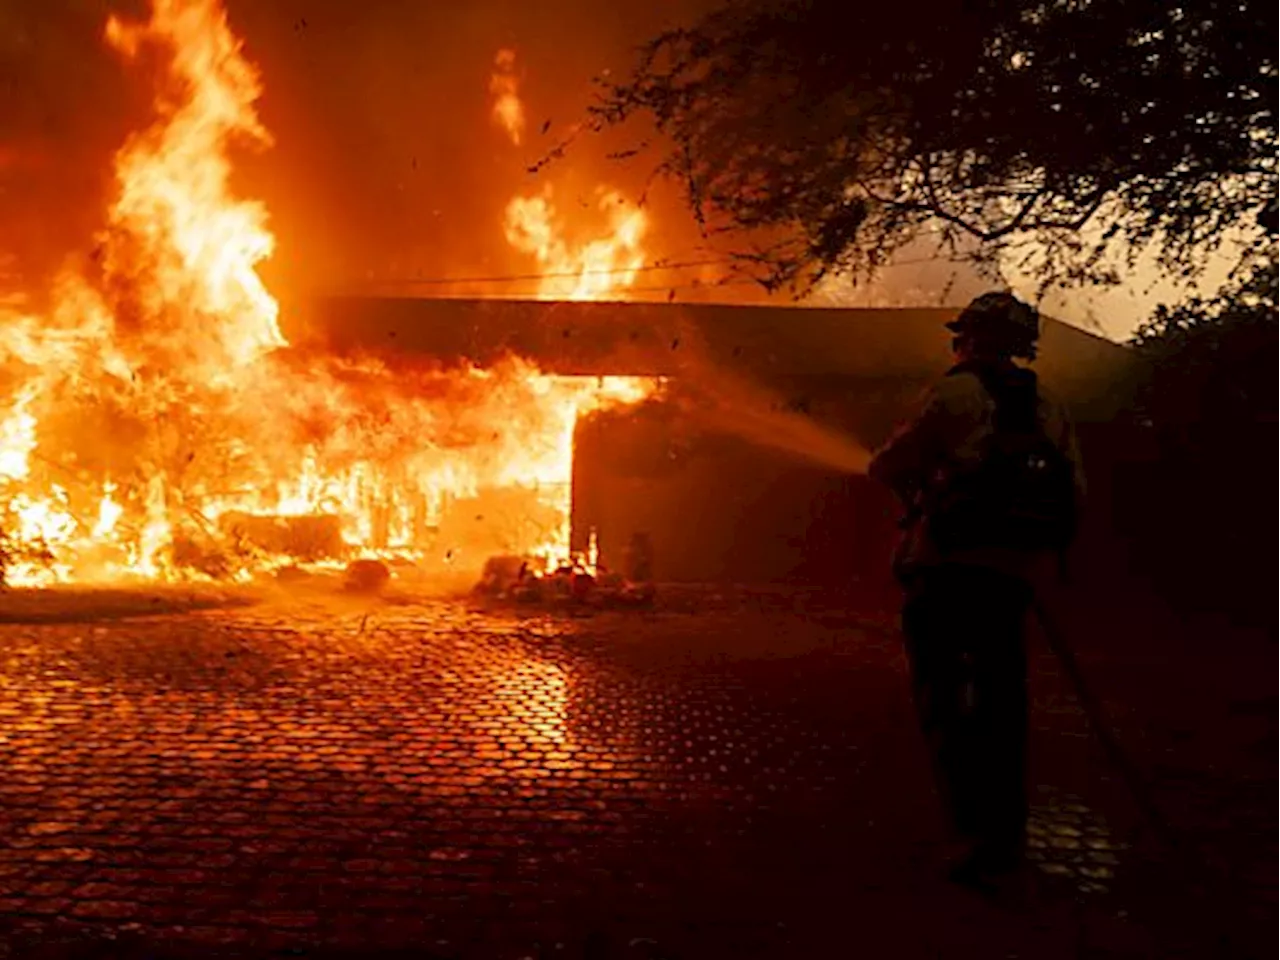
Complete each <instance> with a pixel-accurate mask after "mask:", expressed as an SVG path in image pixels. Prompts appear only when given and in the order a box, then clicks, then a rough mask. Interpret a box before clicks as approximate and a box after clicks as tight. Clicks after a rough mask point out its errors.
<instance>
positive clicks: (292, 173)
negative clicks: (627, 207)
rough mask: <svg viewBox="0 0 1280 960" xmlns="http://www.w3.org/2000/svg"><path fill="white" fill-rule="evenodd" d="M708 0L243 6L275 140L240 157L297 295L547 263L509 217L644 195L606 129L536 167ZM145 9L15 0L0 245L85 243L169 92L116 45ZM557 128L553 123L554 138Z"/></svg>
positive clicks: (677, 222) (256, 0)
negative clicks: (118, 167) (498, 98)
mask: <svg viewBox="0 0 1280 960" xmlns="http://www.w3.org/2000/svg"><path fill="white" fill-rule="evenodd" d="M699 4H701V5H702V6H705V5H706V0H645V2H644V3H634V4H607V3H600V2H598V0H540V2H537V3H530V2H519V0H472V2H467V3H461V2H435V3H433V2H422V0H362V2H351V0H273V2H270V3H264V2H261V0H228V2H227V8H228V13H229V17H230V20H231V24H232V27H233V29H234V30H235V32H236V33H237V34H238V35H239V36H241V37H242V38H243V40H244V43H245V49H246V52H247V54H248V56H249V58H250V59H251V60H253V61H254V62H255V63H257V64H258V66H259V67H260V68H261V71H262V74H263V80H264V86H265V93H264V96H263V98H262V100H261V101H260V111H261V115H262V118H263V120H264V121H265V123H266V125H267V127H268V128H269V129H270V130H271V131H272V133H273V135H274V137H275V145H274V147H273V148H271V149H270V150H268V151H266V152H262V153H260V154H255V153H252V152H242V153H240V154H238V155H237V156H236V158H235V167H236V170H237V187H238V189H239V190H240V192H242V193H243V194H246V195H253V196H260V197H262V198H264V199H265V200H266V201H267V204H268V206H269V209H270V211H271V214H272V224H273V229H274V231H275V233H276V234H277V238H278V241H279V243H278V252H277V254H276V255H275V257H274V258H273V261H272V264H271V265H270V267H268V268H267V273H268V277H269V279H270V280H273V281H274V282H275V284H276V285H278V286H281V285H282V286H284V287H287V288H289V289H290V290H305V289H309V288H321V287H331V286H343V285H348V284H350V283H352V282H355V281H359V280H362V279H364V278H367V277H369V276H373V277H376V278H385V277H411V276H415V275H423V276H441V275H449V276H455V275H463V276H474V275H477V274H479V275H489V274H495V273H496V274H509V273H513V272H514V273H526V272H529V271H530V270H534V269H536V266H535V265H534V264H532V263H531V262H530V261H529V260H528V259H527V258H526V257H524V256H522V255H520V254H517V253H514V252H513V251H511V250H510V249H509V248H508V245H507V244H506V242H505V240H504V238H503V236H502V212H503V208H504V207H505V205H506V203H507V201H508V200H509V199H510V198H511V196H513V195H514V194H515V193H517V192H520V191H532V190H535V189H537V188H538V187H540V186H541V185H542V184H544V183H548V182H549V183H551V184H552V186H553V188H554V189H555V190H556V194H555V195H556V197H557V198H558V200H559V202H560V205H561V206H562V207H563V208H564V209H566V210H572V209H574V207H575V205H577V209H578V211H580V212H577V213H575V217H578V218H580V221H581V222H582V223H583V224H584V225H587V226H589V225H590V224H589V218H590V214H589V213H588V212H586V211H585V209H584V208H583V207H582V206H581V203H591V202H593V201H592V197H593V190H594V189H595V187H596V186H597V185H600V184H609V185H612V186H615V187H621V188H622V189H623V190H624V191H627V192H629V193H631V194H632V195H635V194H637V193H638V192H639V189H640V187H641V185H642V182H643V177H642V174H643V172H644V171H643V169H642V168H640V167H637V166H635V165H631V166H630V167H628V166H624V165H620V164H619V163H617V162H615V161H610V160H608V159H607V158H606V156H605V154H606V153H607V152H608V150H609V149H611V148H613V147H614V146H617V143H616V142H602V141H600V140H599V139H595V138H589V139H588V140H587V141H586V142H584V143H582V144H581V145H580V146H578V147H575V149H574V150H573V152H572V153H571V154H570V156H569V158H568V159H567V160H565V161H562V162H560V163H558V164H556V165H554V166H553V167H552V168H551V169H550V171H549V172H548V173H545V174H542V175H539V177H537V178H534V177H532V176H531V175H529V174H528V173H527V172H526V167H527V165H528V163H529V162H530V161H531V160H534V159H537V157H538V156H540V155H541V153H542V152H543V151H544V150H545V148H546V147H547V146H550V145H551V144H553V143H554V142H555V140H556V135H557V133H558V132H563V131H564V130H565V129H566V128H567V127H568V126H569V125H570V124H571V123H573V122H574V121H576V120H578V119H579V118H580V117H581V116H582V113H583V108H584V106H585V104H586V103H587V102H588V100H589V97H590V95H591V90H592V87H591V79H592V77H593V76H595V75H596V74H599V73H600V72H601V71H603V70H606V69H613V70H615V71H616V70H620V69H625V67H626V65H627V63H628V62H629V59H630V57H631V55H632V51H633V50H634V48H635V46H636V45H637V44H638V43H639V42H641V41H642V40H643V39H644V38H645V37H647V36H650V35H652V34H653V33H655V32H656V31H658V30H660V29H661V28H662V27H664V26H666V25H671V24H673V23H675V22H677V21H678V20H679V19H680V18H681V17H684V16H689V15H690V14H691V13H693V12H695V11H696V9H697V7H698V5H699ZM144 9H145V5H144V4H142V3H129V2H125V3H121V2H106V0H44V2H37V0H0V248H6V249H8V250H10V251H17V253H18V255H19V257H20V258H21V259H22V261H23V262H24V263H25V264H35V265H37V266H36V267H33V268H32V269H36V268H38V267H44V266H47V265H48V264H49V263H51V262H53V261H54V260H55V259H56V257H57V256H60V255H61V254H62V253H63V252H64V251H66V250H68V249H74V248H76V247H77V246H83V242H84V238H85V237H86V236H87V235H88V234H89V233H90V232H91V231H92V229H93V227H94V226H95V225H96V220H97V218H100V216H101V211H102V208H103V206H104V203H105V200H106V193H107V191H108V190H109V189H110V177H111V155H112V153H113V151H114V150H115V148H116V147H117V146H118V144H119V143H120V142H121V141H122V140H123V139H124V137H125V136H126V135H127V134H128V132H129V131H130V130H131V129H134V128H136V127H137V126H139V125H140V124H142V123H145V122H146V121H147V118H148V104H149V101H150V95H151V87H150V85H149V82H148V78H147V76H146V75H145V71H143V70H140V69H138V67H137V66H136V65H131V64H126V63H124V62H122V61H121V59H120V58H118V57H117V56H116V54H115V53H114V52H113V51H111V50H109V49H108V48H107V47H106V45H105V43H104V42H103V41H102V25H103V23H104V22H105V20H106V17H107V15H108V13H109V12H110V11H113V10H115V11H122V12H128V11H130V10H132V11H135V12H138V11H141V10H144ZM503 47H509V48H513V49H514V50H515V51H516V53H517V64H518V70H519V72H520V75H521V81H522V82H521V96H522V99H523V100H524V102H525V104H526V107H527V110H528V113H529V123H530V127H531V130H530V131H529V137H528V141H529V142H527V143H526V145H525V147H524V148H523V149H521V148H516V147H514V146H512V144H511V143H510V142H509V141H508V140H506V139H505V138H504V136H503V135H502V133H501V132H500V131H499V130H498V129H497V128H496V126H495V125H494V123H493V121H492V119H491V114H490V107H491V96H490V93H489V90H488V83H489V77H490V74H491V71H492V65H493V59H494V56H495V54H496V53H497V51H498V50H499V49H500V48H503ZM545 120H550V121H551V130H550V132H549V133H548V134H547V135H546V136H545V137H539V136H538V128H539V127H540V126H541V124H542V122H543V121H545ZM661 193H662V191H659V195H658V196H656V197H655V199H654V201H653V202H654V203H655V207H654V209H653V218H654V221H655V224H656V227H655V229H656V230H657V233H656V234H655V236H654V237H653V240H652V245H653V246H654V248H655V249H654V252H655V253H658V254H673V255H677V256H679V255H682V254H686V253H687V252H688V251H689V250H690V249H691V247H692V246H693V245H694V244H696V242H697V236H696V233H695V232H694V231H693V229H692V226H691V224H689V223H688V218H687V214H685V213H684V212H683V211H682V210H681V209H679V208H678V207H677V206H675V204H674V203H671V202H667V203H665V204H664V203H663V201H662V197H661Z"/></svg>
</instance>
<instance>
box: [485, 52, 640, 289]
mask: <svg viewBox="0 0 1280 960" xmlns="http://www.w3.org/2000/svg"><path fill="white" fill-rule="evenodd" d="M515 60H516V55H515V51H514V50H499V51H498V55H497V57H496V58H495V61H494V63H495V72H494V74H493V77H492V78H491V81H490V84H489V90H490V92H491V93H492V94H493V95H494V102H493V115H494V117H495V118H496V119H497V120H498V122H499V123H501V125H502V127H503V129H504V130H506V131H507V134H508V136H510V138H511V142H512V143H513V144H515V145H516V146H519V145H520V138H521V135H522V133H523V131H524V117H525V110H524V103H523V102H522V101H521V99H520V92H519V84H518V82H517V80H516V74H515ZM596 199H597V204H596V207H597V209H598V210H599V211H600V212H601V213H602V214H603V216H604V221H605V225H606V226H605V233H604V234H603V235H602V236H596V237H594V238H591V239H587V240H585V241H582V242H578V243H573V242H571V241H570V240H569V239H568V237H567V236H566V223H565V220H564V218H563V216H562V215H561V212H560V211H559V210H558V209H557V208H556V206H555V204H554V203H553V202H552V190H551V187H550V186H547V187H545V188H544V189H543V190H542V192H541V193H537V194H531V195H518V196H515V197H512V199H511V201H510V202H509V203H508V204H507V208H506V213H505V216H504V218H503V232H504V233H505V235H506V238H507V242H508V243H509V244H511V246H513V247H515V248H516V249H517V250H519V251H520V252H521V253H526V254H529V255H530V256H532V257H533V259H534V262H535V263H536V264H537V265H538V267H539V268H540V272H539V276H540V279H539V283H538V297H539V299H542V300H608V299H612V298H615V297H617V296H619V295H620V294H621V293H622V292H623V291H625V290H626V289H627V288H628V287H630V286H631V285H632V284H634V283H635V280H636V276H637V274H638V272H639V270H640V268H641V267H643V266H644V260H645V253H644V249H643V248H642V246H641V241H643V239H644V236H645V233H646V232H647V230H648V228H649V219H648V217H647V216H646V215H645V212H644V211H643V210H641V209H640V208H639V207H637V206H636V205H635V204H633V203H630V202H629V201H627V200H626V198H624V197H623V196H622V194H620V193H619V192H618V191H616V190H611V189H609V188H606V187H600V188H598V189H597V190H596Z"/></svg>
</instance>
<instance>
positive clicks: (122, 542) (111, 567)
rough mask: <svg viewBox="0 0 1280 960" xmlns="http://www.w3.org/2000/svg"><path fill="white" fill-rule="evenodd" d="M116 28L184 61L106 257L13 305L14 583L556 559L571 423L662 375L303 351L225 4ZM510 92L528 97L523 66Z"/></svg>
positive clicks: (0, 385)
mask: <svg viewBox="0 0 1280 960" xmlns="http://www.w3.org/2000/svg"><path fill="white" fill-rule="evenodd" d="M106 40H107V42H108V43H109V44H110V45H111V46H112V47H113V48H115V49H116V50H117V51H119V52H120V53H121V54H122V55H123V56H125V57H126V58H130V59H131V58H134V57H135V56H136V55H138V54H139V53H140V52H141V51H142V50H143V49H144V48H152V49H154V50H155V51H156V52H158V53H160V54H161V62H162V63H164V64H166V66H167V74H166V75H165V77H164V78H163V83H162V84H161V89H159V90H158V91H157V94H156V98H155V111H156V117H157V118H156V121H155V122H154V123H153V125H152V126H151V127H149V128H148V129H146V130H143V131H141V132H139V133H138V134H136V135H134V136H133V137H131V138H130V139H129V140H128V142H127V143H126V144H125V145H124V146H123V147H122V148H121V149H120V151H119V152H118V153H117V155H116V164H115V174H116V187H115V194H114V198H113V200H112V202H111V205H110V208H109V210H108V211H107V216H106V226H105V228H104V229H103V231H102V232H101V235H100V236H99V238H98V244H97V249H96V251H95V255H94V257H93V258H92V265H91V267H86V268H85V269H82V270H79V271H74V272H69V273H67V274H65V275H64V276H63V277H62V279H61V280H60V281H59V282H58V283H57V285H56V287H55V289H53V290H52V291H50V295H49V296H48V297H47V298H42V299H47V300H48V301H49V302H50V303H51V304H52V306H51V307H50V308H49V309H48V310H44V311H41V312H38V313H37V312H26V311H25V310H24V309H20V308H19V307H15V306H12V305H11V301H7V300H6V301H0V503H2V504H3V507H0V531H2V539H0V574H2V580H3V582H7V583H10V584H27V585H43V584H49V583H56V582H68V581H79V582H83V581H93V580H104V579H119V578H122V577H124V578H128V577H136V578H145V579H165V580H173V579H229V580H244V579H247V578H250V577H253V576H255V575H256V574H258V573H261V572H265V571H269V570H271V569H276V568H281V567H288V566H290V565H295V564H298V563H303V562H317V563H318V562H323V563H330V564H333V563H336V564H339V565H341V564H343V563H350V562H352V561H354V562H355V563H356V564H357V565H358V564H361V563H365V562H373V563H380V562H386V561H389V560H391V559H393V558H402V559H411V560H412V561H413V562H414V563H415V564H417V565H418V566H419V568H420V569H421V570H423V571H424V572H426V573H430V572H431V571H433V570H449V571H458V570H462V569H468V568H470V569H473V570H475V571H476V572H479V570H480V568H481V565H482V561H483V558H485V557H487V556H490V555H492V554H493V553H495V552H502V553H510V554H518V555H520V556H522V557H526V558H528V562H529V563H530V565H531V566H530V568H531V569H533V570H535V572H536V573H537V574H539V576H544V575H546V574H548V573H554V574H555V575H556V576H560V574H559V573H558V572H557V571H559V570H560V569H561V564H560V563H559V560H560V558H563V557H565V556H567V554H568V513H569V483H570V474H571V465H572V444H573V433H574V425H575V423H576V421H577V419H578V418H579V417H580V416H583V415H585V414H588V413H590V412H592V411H595V410H600V409H604V408H608V407H611V406H617V405H626V404H631V403H635V402H638V401H640V400H642V399H644V398H645V397H646V396H648V395H649V394H651V393H652V392H653V390H654V389H655V384H654V382H653V381H648V380H641V379H634V378H624V377H605V378H578V377H557V376H550V375H547V374H543V373H542V372H540V371H539V370H537V369H536V368H535V367H533V366H532V365H531V364H528V363H525V362H522V361H520V360H518V359H515V358H512V359H509V360H507V361H505V362H503V363H499V364H496V365H494V366H492V367H490V368H488V369H476V368H462V369H439V368H432V369H426V370H423V369H418V370H401V369H397V370H395V371H393V370H391V369H389V368H388V367H387V366H386V365H385V364H384V363H382V362H380V361H376V360H372V359H368V358H364V359H359V358H357V359H350V358H338V357H333V356H327V355H317V354H315V353H312V352H307V351H302V350H299V349H297V348H295V347H292V346H290V345H289V344H288V343H287V342H286V339H285V337H284V336H283V334H282V333H281V329H280V326H279V324H278V313H279V308H278V305H277V302H276V300H275V298H274V297H273V296H272V295H271V293H270V291H268V290H267V288H266V287H265V285H264V284H263V282H262V279H261V278H260V276H259V274H258V272H257V266H258V264H259V263H261V261H263V260H264V259H265V258H266V257H268V256H269V255H270V254H271V252H272V249H273V247H274V243H275V241H274V237H273V236H272V234H271V232H270V231H269V229H268V227H267V221H268V217H267V212H266V210H265V208H264V207H263V206H262V205H261V204H259V203H256V202H253V201H247V200H242V199H239V198H236V197H234V196H233V195H232V193H231V190H230V186H229V181H230V174H231V164H230V160H229V158H228V150H229V148H230V147H231V145H232V144H234V143H248V144H251V145H252V144H256V145H260V146H261V145H266V144H268V143H269V142H270V135H269V134H268V132H267V131H266V129H265V128H264V127H263V126H262V124H261V121H260V120H259V118H258V115H257V113H256V110H255V102H256V101H257V99H258V96H259V94H260V93H261V82H260V78H259V76H258V73H257V71H256V69H255V68H254V67H253V65H252V64H250V63H249V62H248V61H247V60H246V59H245V58H244V56H243V52H242V49H241V44H240V41H239V40H238V39H237V38H236V37H235V36H234V35H233V34H232V32H231V30H230V28H229V26H228V24H227V21H226V18H225V15H224V13H223V11H222V9H221V7H220V6H219V4H218V3H217V0H153V3H152V11H151V18H150V20H148V21H147V22H146V23H141V24H130V23H126V22H125V21H123V20H121V19H118V18H116V17H112V18H111V19H110V20H109V21H108V23H107V27H106ZM510 67H511V64H510V63H508V64H507V68H510ZM508 73H511V71H510V69H508ZM495 92H499V93H500V96H503V97H506V96H509V97H512V98H515V97H516V93H515V86H514V73H511V84H509V85H508V86H507V87H503V90H502V91H495ZM515 104H516V105H517V106H518V104H519V101H518V98H517V99H516V100H515ZM503 110H504V111H505V113H504V115H509V116H512V117H518V116H520V115H521V114H519V113H513V112H511V111H512V110H513V108H512V107H511V106H510V103H508V106H506V107H504V108H503ZM529 209H530V210H532V211H533V213H538V209H537V208H536V203H535V204H534V206H533V207H530V208H529ZM542 212H543V213H549V209H548V208H542ZM636 214H637V216H639V217H641V219H638V220H635V221H634V223H635V224H636V225H635V226H633V227H631V228H628V230H629V232H626V233H625V236H624V239H626V238H630V239H626V242H625V243H624V244H623V245H624V247H625V249H626V250H627V251H628V252H627V254H626V256H627V257H628V258H631V259H628V260H627V261H626V262H627V263H630V262H632V260H633V259H634V258H635V257H636V256H638V255H639V254H638V249H637V244H638V241H639V237H640V235H641V233H642V226H643V219H642V215H640V214H639V213H638V211H637V212H636ZM531 222H532V221H530V220H529V218H525V219H523V220H522V221H521V223H522V224H524V225H523V226H522V227H521V228H520V229H521V230H522V231H523V233H521V234H520V235H521V236H525V237H528V238H535V237H536V238H538V239H537V244H536V249H535V244H534V240H533V239H529V240H528V243H526V245H525V247H524V248H526V249H528V250H529V251H530V252H534V253H535V254H536V255H537V256H538V259H539V262H540V263H542V264H544V265H546V266H548V267H552V268H557V269H558V268H559V267H560V265H561V264H562V262H571V263H572V264H577V265H578V269H579V272H582V271H586V270H587V269H588V267H591V266H592V265H594V264H597V263H607V264H608V265H609V266H610V268H611V269H612V268H613V267H614V266H616V264H617V263H618V261H617V260H615V259H610V257H611V255H608V256H606V254H605V253H604V252H601V251H595V252H592V250H590V249H589V250H588V251H586V252H584V253H583V255H582V256H581V257H576V256H575V255H574V254H572V253H571V252H569V251H568V250H567V248H565V247H564V246H563V245H561V246H556V243H555V240H554V236H553V235H552V234H548V233H546V232H545V231H541V232H540V228H535V227H534V226H531V225H530V223H531ZM508 227H509V229H508V233H509V235H512V234H511V233H510V229H511V228H510V225H508ZM544 248H545V249H547V250H550V251H551V253H549V254H547V255H545V256H544V255H543V254H542V253H539V252H537V251H539V250H543V249H544ZM596 279H599V278H596ZM623 279H624V280H625V278H623ZM600 292H601V286H600V284H599V283H597V282H595V281H594V280H593V281H592V283H591V284H589V285H588V286H582V285H581V284H579V285H578V286H573V285H571V286H570V288H569V290H568V294H569V295H582V296H598V295H600ZM349 569H360V570H366V571H368V570H372V569H373V567H367V566H365V567H352V568H349ZM384 569H385V567H384ZM370 575H371V574H370ZM364 576H365V575H364V574H361V575H358V576H356V577H355V578H356V579H357V580H361V582H364V581H363V579H362V578H363V577H364ZM535 579H537V578H535ZM557 582H558V581H557Z"/></svg>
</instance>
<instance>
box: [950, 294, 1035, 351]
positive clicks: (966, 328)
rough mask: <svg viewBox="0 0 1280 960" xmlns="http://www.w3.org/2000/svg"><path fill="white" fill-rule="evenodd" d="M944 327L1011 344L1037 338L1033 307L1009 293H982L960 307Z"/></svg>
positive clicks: (1027, 341) (1032, 340)
mask: <svg viewBox="0 0 1280 960" xmlns="http://www.w3.org/2000/svg"><path fill="white" fill-rule="evenodd" d="M947 329H948V330H954V332H955V333H969V334H975V335H978V337H991V338H998V339H1007V340H1010V342H1012V343H1034V342H1036V340H1037V339H1039V314H1038V312H1037V311H1036V307H1033V306H1030V305H1029V303H1024V302H1023V301H1020V300H1018V297H1015V296H1014V294H1012V293H983V294H982V296H980V297H978V298H977V300H974V301H973V302H972V303H969V306H966V307H965V308H964V310H961V311H960V316H957V317H956V319H955V320H952V321H951V323H950V324H947Z"/></svg>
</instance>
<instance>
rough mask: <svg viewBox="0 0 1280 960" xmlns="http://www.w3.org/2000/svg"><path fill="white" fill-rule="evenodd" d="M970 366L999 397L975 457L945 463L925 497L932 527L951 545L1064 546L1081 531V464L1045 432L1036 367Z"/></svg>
mask: <svg viewBox="0 0 1280 960" xmlns="http://www.w3.org/2000/svg"><path fill="white" fill-rule="evenodd" d="M962 374H972V375H974V376H976V377H978V379H979V381H980V382H981V383H982V386H983V389H984V390H985V391H986V392H987V394H988V395H989V396H990V397H991V399H992V401H993V403H994V405H995V415H994V418H993V421H992V429H991V431H990V432H989V434H988V435H987V436H986V438H985V439H984V441H983V444H982V447H981V449H980V450H979V456H978V457H977V459H976V461H974V462H972V463H969V464H965V465H958V464H952V465H950V466H948V467H945V468H944V469H943V470H942V471H940V475H939V476H938V478H937V482H936V483H935V484H933V485H932V488H931V489H930V490H929V491H928V493H927V494H926V498H925V502H924V503H923V504H922V507H923V513H924V515H925V519H926V522H927V523H928V526H929V535H930V537H931V538H932V539H933V541H934V543H936V544H937V545H938V547H939V548H941V549H942V550H943V551H944V552H945V553H950V552H953V551H961V550H968V549H980V548H984V547H1000V548H1008V549H1014V550H1025V551H1052V552H1056V553H1059V554H1061V553H1062V552H1063V551H1065V550H1066V548H1067V546H1068V545H1069V544H1070V542H1071V540H1072V538H1073V537H1074V535H1075V531H1076V522H1077V517H1076V514H1077V501H1076V485H1075V469H1074V466H1073V464H1072V462H1071V460H1070V458H1069V457H1068V456H1067V454H1066V453H1065V452H1064V451H1063V450H1061V449H1060V448H1059V446H1058V445H1057V444H1056V443H1055V442H1054V441H1053V440H1052V439H1051V438H1050V437H1049V436H1048V435H1047V434H1046V433H1045V430H1044V427H1043V424H1042V421H1041V418H1040V416H1039V394H1038V388H1037V381H1036V375H1035V373H1034V372H1032V371H1031V370H1027V369H1025V368H1021V367H1007V368H998V367H993V366H988V365H985V364H980V363H964V364H960V365H958V366H956V367H954V368H953V369H952V370H951V371H950V373H949V374H948V375H949V376H957V375H962Z"/></svg>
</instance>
